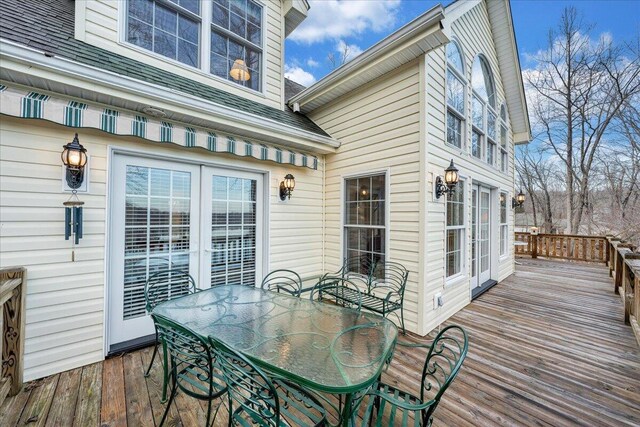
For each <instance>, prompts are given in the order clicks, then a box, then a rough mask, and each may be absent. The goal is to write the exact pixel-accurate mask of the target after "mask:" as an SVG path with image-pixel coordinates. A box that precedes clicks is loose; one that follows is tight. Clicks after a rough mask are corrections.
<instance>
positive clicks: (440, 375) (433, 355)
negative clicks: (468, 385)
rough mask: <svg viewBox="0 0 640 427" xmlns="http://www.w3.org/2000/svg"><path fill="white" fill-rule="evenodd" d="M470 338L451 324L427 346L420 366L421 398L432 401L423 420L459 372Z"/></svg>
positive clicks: (434, 408) (427, 416) (428, 417)
mask: <svg viewBox="0 0 640 427" xmlns="http://www.w3.org/2000/svg"><path fill="white" fill-rule="evenodd" d="M468 346H469V340H468V338H467V333H466V332H465V330H464V329H462V328H461V327H460V326H456V325H450V326H447V327H446V328H444V329H443V330H441V331H440V333H439V334H438V335H437V336H436V338H435V340H434V341H433V343H432V344H431V347H430V348H429V353H428V354H427V358H426V360H425V364H424V368H423V369H422V381H421V388H420V399H421V400H422V401H423V402H428V401H431V402H432V404H431V405H430V406H429V408H428V409H427V410H426V411H425V412H424V419H425V423H426V421H428V420H429V419H430V418H431V415H432V414H433V412H434V411H435V410H436V407H437V406H438V404H439V403H440V398H441V397H442V395H443V394H444V392H445V391H446V390H447V388H448V387H449V386H450V385H451V382H452V381H453V380H454V378H455V377H456V376H457V375H458V371H459V370H460V367H461V366H462V363H463V362H464V359H465V358H466V357H467V350H468Z"/></svg>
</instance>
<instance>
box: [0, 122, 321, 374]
mask: <svg viewBox="0 0 640 427" xmlns="http://www.w3.org/2000/svg"><path fill="white" fill-rule="evenodd" d="M34 123H35V122H33V121H31V120H26V119H14V118H3V119H2V121H1V122H0V158H1V160H0V218H1V219H2V234H1V236H0V267H8V266H15V265H22V266H25V267H26V268H27V274H28V278H29V282H28V286H27V312H26V342H25V380H26V381H29V380H33V379H37V378H41V377H44V376H46V375H50V374H53V373H57V372H62V371H65V370H68V369H72V368H75V367H78V366H82V365H86V364H89V363H93V362H97V361H100V360H102V359H103V358H104V338H105V337H104V309H105V298H104V296H105V280H106V273H105V265H108V263H105V254H106V252H105V244H106V231H107V228H106V223H105V220H106V208H107V203H108V200H109V198H108V197H107V178H108V176H109V171H108V167H107V165H108V159H107V157H108V155H107V153H108V151H107V146H114V147H120V148H126V149H132V150H138V151H140V150H142V151H146V152H147V153H150V154H155V155H159V156H173V157H174V158H181V159H182V158H184V159H186V160H190V161H195V162H202V161H205V162H211V163H215V164H218V165H224V166H225V167H227V168H236V167H238V168H245V169H254V170H265V171H268V172H269V175H270V176H271V180H270V181H269V183H268V187H269V196H268V197H267V200H268V201H269V203H270V206H269V209H268V210H269V222H268V228H269V235H268V236H269V241H268V246H267V247H268V262H269V263H268V265H266V266H265V267H264V268H265V270H273V269H278V268H290V269H292V270H295V271H296V272H298V273H299V274H300V275H301V276H302V278H303V279H310V278H311V277H313V276H314V275H316V276H317V274H318V272H321V271H323V257H322V253H323V242H322V239H323V232H322V219H323V213H322V209H323V206H322V188H323V186H322V174H323V171H322V168H323V167H324V162H323V161H322V159H320V161H319V169H318V170H317V171H314V170H311V169H308V168H301V167H298V168H294V167H292V166H291V165H284V164H282V165H278V164H275V163H270V162H260V161H250V160H244V159H238V158H236V157H233V158H232V157H228V156H224V155H216V154H211V153H208V152H207V151H204V150H201V149H197V150H194V149H191V150H187V149H180V148H174V147H166V148H165V147H161V146H159V145H158V144H154V143H146V142H139V141H132V140H129V139H128V138H123V137H115V136H110V135H108V134H106V133H103V132H100V131H97V130H92V129H81V130H80V131H79V138H80V141H81V143H82V144H83V145H84V146H85V148H87V154H88V156H89V163H90V176H89V179H90V193H88V194H79V195H78V196H79V198H80V200H82V201H84V202H85V205H84V236H83V238H82V239H81V240H80V243H79V245H77V246H76V247H75V262H72V261H71V251H72V246H71V243H70V241H65V239H64V224H63V223H64V210H63V206H62V203H63V202H64V201H65V200H67V199H68V198H69V194H68V193H63V192H62V172H61V169H62V165H61V161H60V153H61V151H62V146H63V145H64V144H66V143H68V142H69V141H70V140H71V139H72V138H73V132H72V130H70V129H69V128H67V127H64V126H60V125H55V124H50V123H47V122H45V121H39V122H37V126H34ZM287 173H293V174H295V177H296V189H295V192H294V193H293V195H292V197H291V200H288V201H287V202H281V201H280V198H279V196H278V186H279V183H280V181H282V179H283V178H284V176H285V175H286V174H287Z"/></svg>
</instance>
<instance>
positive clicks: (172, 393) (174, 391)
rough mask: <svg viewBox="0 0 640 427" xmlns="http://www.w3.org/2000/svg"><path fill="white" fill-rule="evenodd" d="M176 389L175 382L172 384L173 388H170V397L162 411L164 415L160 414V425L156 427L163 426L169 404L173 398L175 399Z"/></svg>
mask: <svg viewBox="0 0 640 427" xmlns="http://www.w3.org/2000/svg"><path fill="white" fill-rule="evenodd" d="M177 389H178V386H177V384H176V382H175V381H174V382H173V386H172V387H171V396H169V401H168V402H167V407H166V409H165V410H164V414H162V420H160V424H158V427H162V425H163V424H164V422H165V420H166V418H167V414H168V413H169V409H170V408H171V403H173V398H174V397H176V391H177Z"/></svg>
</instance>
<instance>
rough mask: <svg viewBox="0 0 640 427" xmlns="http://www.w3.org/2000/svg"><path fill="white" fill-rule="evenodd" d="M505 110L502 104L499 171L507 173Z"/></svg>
mask: <svg viewBox="0 0 640 427" xmlns="http://www.w3.org/2000/svg"><path fill="white" fill-rule="evenodd" d="M507 129H508V127H507V108H506V106H505V105H504V104H502V106H501V107H500V170H501V171H502V172H505V173H506V172H507V169H508V166H509V161H508V159H509V158H508V156H507V152H508V150H507V146H508V143H509V141H508V133H507Z"/></svg>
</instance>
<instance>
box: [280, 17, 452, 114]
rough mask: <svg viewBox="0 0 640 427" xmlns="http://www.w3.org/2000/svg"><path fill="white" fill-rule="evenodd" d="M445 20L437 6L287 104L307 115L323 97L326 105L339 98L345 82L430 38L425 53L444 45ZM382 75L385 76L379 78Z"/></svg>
mask: <svg viewBox="0 0 640 427" xmlns="http://www.w3.org/2000/svg"><path fill="white" fill-rule="evenodd" d="M443 19H444V8H443V7H442V5H436V6H435V7H433V8H431V9H430V10H428V11H427V12H425V13H424V14H422V15H421V16H419V17H418V18H416V19H414V20H413V21H411V22H409V23H408V24H406V25H405V26H403V27H402V28H400V29H399V30H397V31H396V32H394V33H393V34H391V35H389V36H388V37H386V38H384V39H383V40H381V41H379V42H378V43H376V44H375V45H373V46H372V47H370V48H369V49H367V50H366V51H364V52H363V53H362V54H360V55H359V56H358V57H356V58H355V59H353V60H351V61H349V62H347V63H346V64H344V65H342V66H341V67H339V68H337V69H336V70H334V71H333V72H331V73H329V74H328V75H327V76H325V77H324V78H323V79H321V80H319V81H318V82H316V83H315V84H313V85H312V86H309V87H308V88H307V89H305V90H303V91H302V92H300V93H299V94H297V95H296V96H294V97H293V98H291V99H290V100H289V102H288V103H289V105H290V106H294V105H295V107H294V110H296V109H298V108H299V110H300V111H302V112H303V113H308V112H310V111H313V109H315V108H316V107H313V106H310V103H312V102H313V101H317V100H318V99H319V98H320V97H321V96H322V97H323V99H324V102H323V103H325V102H328V101H327V100H332V99H335V98H337V97H338V96H340V95H341V94H338V93H336V89H338V88H341V89H343V90H344V86H345V83H348V82H349V81H350V80H353V79H354V78H355V77H358V76H360V75H363V74H364V73H365V72H368V71H369V70H371V69H372V68H374V67H377V66H379V65H380V64H381V63H383V62H384V61H386V60H389V59H390V58H391V57H393V56H395V55H397V54H398V53H399V52H402V51H403V50H407V49H409V48H410V47H412V46H415V45H417V44H419V43H420V42H423V41H425V40H427V39H428V41H429V43H428V44H429V45H430V47H428V48H422V47H421V49H422V50H421V52H422V53H426V52H427V51H430V50H432V49H435V48H437V47H439V46H442V45H443V44H445V43H447V42H448V41H449V37H448V33H447V30H445V28H444V26H443V25H442V20H443ZM412 56H414V57H417V54H415V52H412V53H411V54H410V55H408V56H405V59H406V60H405V62H409V61H410V60H412V59H413V58H412ZM382 74H383V73H381V74H380V75H382ZM374 78H375V77H374ZM349 90H352V89H349Z"/></svg>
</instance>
